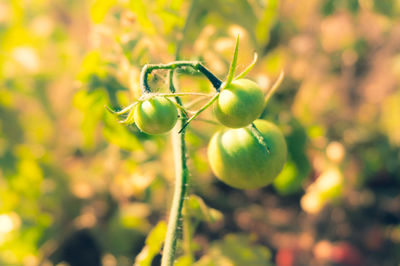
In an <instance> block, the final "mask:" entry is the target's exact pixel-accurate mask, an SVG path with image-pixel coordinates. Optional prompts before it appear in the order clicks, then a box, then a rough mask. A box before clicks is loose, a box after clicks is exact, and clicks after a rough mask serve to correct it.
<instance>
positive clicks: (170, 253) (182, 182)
mask: <svg viewBox="0 0 400 266" xmlns="http://www.w3.org/2000/svg"><path fill="white" fill-rule="evenodd" d="M168 74H169V89H170V91H171V92H172V93H174V92H175V87H174V85H173V81H172V80H173V70H171V71H169V73H168ZM175 99H176V102H177V104H179V105H180V106H182V101H181V99H180V98H179V97H175ZM180 114H181V119H179V120H178V123H177V125H176V126H175V128H174V129H173V132H172V145H173V152H174V162H175V191H174V195H173V199H172V206H171V211H170V215H169V219H168V227H167V235H166V238H165V244H164V249H163V254H162V259H161V265H162V266H172V265H173V263H174V260H175V252H176V242H177V239H178V228H179V227H180V223H181V219H182V207H183V203H184V200H185V195H186V190H187V183H188V178H189V171H188V168H187V164H186V143H185V130H183V131H182V132H181V133H179V130H180V128H182V126H183V125H184V124H185V123H186V121H187V118H186V116H184V113H183V112H182V111H181V110H180Z"/></svg>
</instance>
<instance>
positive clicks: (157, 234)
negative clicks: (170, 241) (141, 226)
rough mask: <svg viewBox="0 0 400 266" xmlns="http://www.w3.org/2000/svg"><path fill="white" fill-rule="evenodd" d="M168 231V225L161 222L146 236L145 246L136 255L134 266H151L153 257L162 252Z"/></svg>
mask: <svg viewBox="0 0 400 266" xmlns="http://www.w3.org/2000/svg"><path fill="white" fill-rule="evenodd" d="M166 233H167V225H166V223H165V222H164V221H161V222H159V223H158V224H157V225H156V226H155V227H154V228H153V230H151V232H150V233H149V235H148V236H147V238H146V242H145V246H144V248H143V249H142V251H141V252H140V253H139V255H138V256H137V257H136V261H135V264H134V266H150V265H151V262H152V260H153V258H154V257H155V256H156V255H157V253H159V252H160V250H161V246H162V244H163V242H164V239H165V235H166Z"/></svg>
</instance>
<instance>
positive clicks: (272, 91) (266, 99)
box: [264, 70, 285, 104]
mask: <svg viewBox="0 0 400 266" xmlns="http://www.w3.org/2000/svg"><path fill="white" fill-rule="evenodd" d="M284 76H285V72H283V70H282V71H281V73H280V74H279V77H278V79H277V80H276V81H275V83H274V85H272V87H271V89H269V90H268V92H267V95H265V100H264V102H265V103H266V104H267V103H268V101H269V99H271V96H272V95H273V94H274V93H275V91H276V90H277V89H278V87H279V85H281V83H282V81H283V78H284Z"/></svg>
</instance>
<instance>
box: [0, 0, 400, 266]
mask: <svg viewBox="0 0 400 266" xmlns="http://www.w3.org/2000/svg"><path fill="white" fill-rule="evenodd" d="M237 34H240V47H239V61H238V62H239V70H241V69H243V68H244V67H245V66H246V65H247V64H249V63H250V61H251V59H252V57H253V53H254V52H257V53H258V55H259V60H258V62H257V64H256V66H255V68H254V69H253V70H252V71H251V72H250V74H249V77H250V78H252V79H254V80H256V81H257V82H258V83H259V84H260V85H261V87H262V88H263V89H264V90H265V91H267V90H268V88H269V87H270V85H271V84H272V83H273V82H274V80H276V78H277V77H278V75H279V73H280V71H281V70H284V71H285V73H286V77H285V79H284V81H283V83H282V85H281V87H280V89H279V91H278V92H277V93H276V94H275V95H274V97H273V99H272V100H271V101H270V102H269V103H268V105H267V106H266V109H265V112H264V113H263V115H262V117H263V118H264V119H268V120H271V121H273V122H274V123H276V124H277V125H279V127H280V128H281V129H282V130H283V132H284V134H285V136H286V139H287V143H288V149H289V160H288V163H287V165H286V166H285V168H284V170H283V171H282V173H281V174H280V176H279V177H278V178H277V179H276V181H275V182H274V184H273V185H272V186H269V187H266V188H263V189H259V190H254V191H239V190H236V189H232V188H230V187H227V186H225V185H224V184H222V183H220V182H219V181H217V180H216V178H215V177H213V175H212V173H211V171H210V168H209V166H208V162H207V157H206V148H207V143H208V140H209V139H210V136H211V135H212V134H213V133H214V132H215V131H216V130H218V129H219V128H221V126H220V125H218V124H215V123H209V121H208V120H211V121H215V119H214V118H213V115H212V112H211V111H207V112H205V113H204V114H202V115H201V119H199V120H197V121H195V122H193V123H192V124H191V126H190V128H189V130H188V133H187V141H188V147H189V154H188V157H189V167H190V171H191V180H190V189H189V190H190V197H189V200H188V201H187V204H186V206H185V218H184V220H183V224H184V225H185V226H184V228H183V230H182V232H181V234H182V237H183V241H182V242H179V254H178V255H179V259H178V260H177V263H176V264H177V265H180V266H184V265H246V264H248V265H272V264H276V265H397V263H398V262H399V261H400V255H399V254H400V194H399V188H400V149H399V146H400V85H399V81H400V2H399V1H397V0H375V1H374V0H324V1H317V0H301V1H299V0H297V1H294V0H281V1H279V0H268V1H267V0H224V1H223V0H213V1H207V0H193V1H183V0H155V1H150V0H112V1H110V0H93V1H78V0H3V1H1V2H0V50H1V52H0V167H1V168H0V264H1V265H105V266H113V265H132V263H134V262H135V260H136V262H135V263H136V265H143V266H145V265H158V264H159V261H160V255H159V250H160V247H161V245H162V241H163V236H164V234H165V223H164V221H165V220H166V217H167V213H168V208H169V202H170V199H171V195H172V188H173V187H172V184H173V176H174V174H173V171H174V169H173V162H172V159H171V143H170V140H169V138H168V136H149V135H146V134H143V133H141V132H139V131H138V129H137V128H136V127H135V125H130V126H123V125H121V124H119V123H118V119H117V117H115V116H113V115H112V114H110V113H109V112H107V110H106V109H105V106H110V107H112V108H115V109H119V108H122V107H123V106H127V105H128V104H129V103H131V102H132V101H134V100H136V99H137V98H138V97H139V96H140V90H139V74H140V69H141V67H142V66H143V65H144V64H146V63H160V62H162V63H166V62H169V61H172V60H174V59H175V57H176V56H177V55H178V56H179V57H180V58H181V59H185V60H201V61H202V62H204V64H205V65H206V66H208V67H209V68H210V69H211V70H212V71H213V72H214V73H216V74H217V75H218V76H219V77H220V78H223V77H224V76H225V75H226V73H227V69H228V66H229V62H230V60H231V57H232V52H233V48H234V40H235V36H237ZM165 74H166V73H165V72H163V71H158V72H156V73H155V75H153V76H152V81H151V82H152V83H151V86H152V88H154V90H155V91H163V90H165V89H166V84H165V83H166V82H165V81H166V78H165ZM187 74H189V75H187ZM177 84H179V85H178V87H179V88H180V90H181V91H197V92H211V91H212V88H211V86H210V84H209V83H208V81H207V80H205V79H204V78H203V77H202V76H200V75H199V74H198V73H193V72H191V71H189V70H182V71H180V72H179V75H178V77H177ZM185 101H186V103H190V102H191V101H194V102H192V103H191V106H192V107H191V109H193V110H195V109H196V108H198V107H199V106H200V104H201V103H202V102H199V101H196V100H194V99H190V98H189V99H187V98H185ZM153 228H154V229H153ZM152 229H153V230H152Z"/></svg>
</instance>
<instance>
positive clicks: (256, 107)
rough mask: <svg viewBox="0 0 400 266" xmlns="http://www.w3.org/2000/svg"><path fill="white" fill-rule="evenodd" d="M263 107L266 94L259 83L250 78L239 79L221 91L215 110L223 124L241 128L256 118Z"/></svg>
mask: <svg viewBox="0 0 400 266" xmlns="http://www.w3.org/2000/svg"><path fill="white" fill-rule="evenodd" d="M263 109H264V94H263V92H262V90H261V89H260V87H259V86H258V84H257V83H255V82H254V81H251V80H249V79H238V80H234V81H233V82H232V83H231V84H230V85H229V86H227V87H226V88H225V89H224V90H222V91H221V94H220V95H219V97H218V100H217V102H216V104H215V107H214V112H215V115H216V117H217V119H218V121H219V122H221V124H223V125H225V126H227V127H231V128H239V127H244V126H247V125H249V124H250V123H251V122H253V121H254V120H256V119H257V118H258V117H259V116H260V115H261V113H262V111H263Z"/></svg>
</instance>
